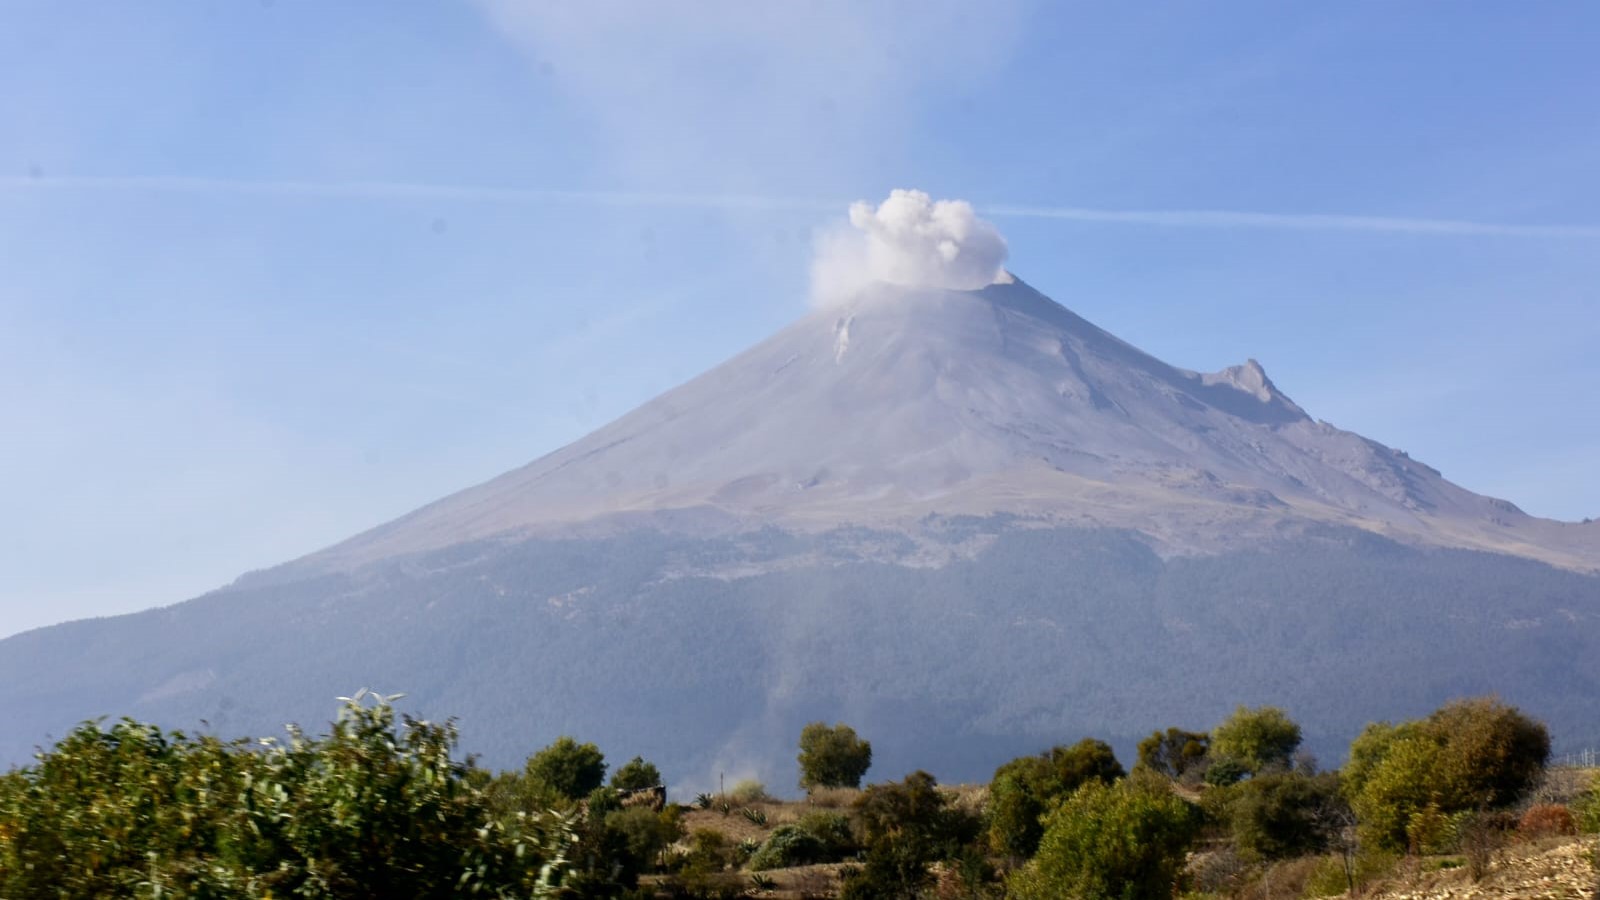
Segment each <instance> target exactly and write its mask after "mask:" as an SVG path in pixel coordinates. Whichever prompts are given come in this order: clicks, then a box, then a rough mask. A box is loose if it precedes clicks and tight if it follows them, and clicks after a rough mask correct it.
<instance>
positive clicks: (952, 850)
mask: <svg viewBox="0 0 1600 900" xmlns="http://www.w3.org/2000/svg"><path fill="white" fill-rule="evenodd" d="M856 813H857V816H858V818H859V821H860V827H861V836H862V838H863V842H864V843H865V844H866V847H867V855H866V859H865V861H864V864H863V866H862V867H861V868H860V869H859V870H856V871H855V872H853V873H852V874H851V875H849V876H848V877H846V878H845V881H844V888H843V893H842V894H841V896H842V897H843V898H845V900H880V898H881V900H891V898H895V900H898V898H903V897H913V896H916V895H917V892H918V891H919V890H921V889H922V887H923V885H925V884H926V882H927V880H928V866H929V865H930V864H931V863H934V862H938V861H940V860H944V859H950V858H952V857H955V856H958V855H959V854H960V853H961V849H962V847H963V846H964V845H966V844H967V843H969V842H971V841H972V840H973V839H974V838H976V837H977V834H978V827H979V823H978V821H977V819H976V818H975V817H973V816H971V815H969V814H967V813H965V812H963V811H961V810H957V809H951V808H950V807H949V805H948V803H947V801H946V798H945V796H944V794H942V793H940V792H939V789H938V783H937V782H936V781H934V778H933V776H932V775H929V774H928V773H927V772H913V773H911V774H910V775H907V776H906V777H905V780H903V781H900V782H897V783H892V784H875V785H872V786H871V787H869V788H867V789H866V791H865V792H863V793H862V795H861V797H860V798H859V799H857V801H856Z"/></svg>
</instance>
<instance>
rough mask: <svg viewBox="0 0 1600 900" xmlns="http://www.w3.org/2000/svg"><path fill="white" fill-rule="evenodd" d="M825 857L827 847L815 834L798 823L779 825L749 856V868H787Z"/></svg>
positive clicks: (819, 860)
mask: <svg viewBox="0 0 1600 900" xmlns="http://www.w3.org/2000/svg"><path fill="white" fill-rule="evenodd" d="M826 857H827V848H826V847H825V846H824V845H823V843H822V841H820V840H818V839H817V837H816V835H813V834H812V833H810V832H809V831H806V830H805V829H804V828H801V827H800V826H798V825H779V826H778V827H777V828H774V829H773V830H772V834H770V835H768V836H767V840H766V842H765V843H763V844H762V845H761V849H760V850H757V851H756V854H755V855H754V856H752V857H750V868H751V869H752V870H753V871H756V872H762V871H766V870H767V869H787V868H789V867H790V866H805V865H810V864H812V863H818V862H824V861H826Z"/></svg>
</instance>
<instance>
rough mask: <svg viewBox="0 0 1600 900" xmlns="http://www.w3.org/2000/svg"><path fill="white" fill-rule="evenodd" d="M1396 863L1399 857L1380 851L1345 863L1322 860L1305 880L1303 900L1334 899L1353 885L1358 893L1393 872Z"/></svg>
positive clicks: (1328, 858) (1330, 858) (1341, 859)
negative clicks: (1367, 885)
mask: <svg viewBox="0 0 1600 900" xmlns="http://www.w3.org/2000/svg"><path fill="white" fill-rule="evenodd" d="M1399 862H1400V858H1399V857H1397V856H1395V855H1394V854H1392V853H1386V852H1384V851H1381V850H1365V851H1362V852H1361V853H1358V854H1356V855H1355V856H1354V857H1351V858H1350V859H1348V860H1346V859H1345V858H1344V857H1342V856H1324V857H1321V858H1320V859H1319V860H1318V861H1317V865H1316V867H1315V868H1313V869H1312V870H1311V875H1310V877H1309V878H1307V879H1306V886H1305V896H1307V897H1336V896H1339V895H1341V894H1345V893H1349V892H1350V891H1351V888H1352V885H1353V886H1354V889H1355V890H1358V891H1359V890H1360V889H1361V888H1362V887H1363V886H1365V885H1366V884H1368V883H1370V882H1371V881H1372V880H1373V879H1376V878H1382V877H1384V876H1386V875H1388V874H1389V873H1390V872H1393V871H1394V868H1395V866H1396V865H1397V864H1398V863H1399ZM1347 865H1348V868H1346V866H1347Z"/></svg>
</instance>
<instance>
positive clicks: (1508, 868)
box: [1360, 836, 1600, 900]
mask: <svg viewBox="0 0 1600 900" xmlns="http://www.w3.org/2000/svg"><path fill="white" fill-rule="evenodd" d="M1596 847H1597V843H1596V838H1595V837H1593V836H1586V837H1582V838H1576V839H1573V838H1566V839H1560V840H1556V841H1547V842H1540V843H1534V844H1524V845H1521V846H1517V847H1512V848H1509V849H1506V850H1504V851H1502V852H1501V853H1500V854H1499V856H1498V858H1497V859H1496V860H1495V862H1494V863H1493V864H1492V865H1491V866H1490V869H1489V872H1488V874H1487V875H1485V876H1484V878H1483V879H1482V880H1480V881H1478V882H1477V883H1473V882H1472V880H1471V879H1470V878H1469V877H1468V874H1467V870H1466V867H1465V866H1459V867H1454V868H1445V869H1434V870H1432V871H1412V872H1408V873H1402V874H1399V875H1396V876H1394V877H1392V878H1391V879H1388V880H1387V881H1386V882H1384V883H1381V884H1378V885H1374V886H1372V887H1370V888H1368V889H1367V890H1366V891H1363V892H1362V893H1361V894H1360V896H1361V897H1362V898H1364V900H1445V898H1450V900H1479V898H1482V900H1488V898H1517V900H1593V898H1597V897H1600V874H1597V872H1596V870H1595V865H1594V862H1593V860H1594V855H1595V852H1596Z"/></svg>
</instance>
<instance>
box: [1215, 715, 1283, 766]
mask: <svg viewBox="0 0 1600 900" xmlns="http://www.w3.org/2000/svg"><path fill="white" fill-rule="evenodd" d="M1299 748H1300V726H1299V725H1296V724H1295V723H1294V720H1292V719H1290V718H1289V716H1288V714H1287V713H1285V712H1284V711H1283V710H1281V709H1279V708H1277V707H1276V706H1260V707H1257V708H1255V709H1249V708H1247V707H1244V706H1241V707H1239V708H1238V709H1236V710H1234V713H1233V715H1231V716H1229V717H1228V718H1227V719H1226V720H1224V721H1223V722H1222V724H1220V725H1218V726H1217V727H1216V728H1214V729H1212V731H1211V748H1210V751H1211V755H1212V756H1213V757H1215V758H1217V759H1231V760H1236V761H1237V762H1239V763H1241V764H1243V765H1244V767H1245V769H1246V770H1248V771H1249V772H1250V773H1251V774H1254V773H1257V772H1262V771H1267V770H1282V769H1288V768H1289V763H1290V761H1291V760H1292V759H1293V758H1294V752H1295V751H1296V750H1298V749H1299Z"/></svg>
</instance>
